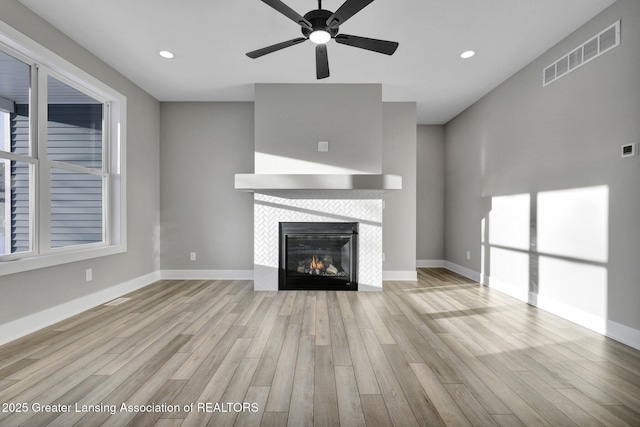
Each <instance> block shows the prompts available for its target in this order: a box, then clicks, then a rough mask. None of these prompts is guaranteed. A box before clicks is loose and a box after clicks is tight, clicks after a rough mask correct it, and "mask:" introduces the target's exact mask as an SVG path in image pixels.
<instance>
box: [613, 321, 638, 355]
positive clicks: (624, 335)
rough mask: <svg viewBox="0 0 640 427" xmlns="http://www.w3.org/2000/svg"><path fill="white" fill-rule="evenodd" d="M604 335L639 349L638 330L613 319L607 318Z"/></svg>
mask: <svg viewBox="0 0 640 427" xmlns="http://www.w3.org/2000/svg"><path fill="white" fill-rule="evenodd" d="M605 335H606V336H608V337H609V338H611V339H612V340H616V341H618V342H621V343H622V344H625V345H628V346H629V347H633V348H635V349H636V350H640V331H639V330H637V329H633V328H630V327H628V326H625V325H622V324H620V323H617V322H614V321H613V320H607V333H606V334H605Z"/></svg>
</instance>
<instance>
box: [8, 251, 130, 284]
mask: <svg viewBox="0 0 640 427" xmlns="http://www.w3.org/2000/svg"><path fill="white" fill-rule="evenodd" d="M126 251H127V248H126V246H125V245H113V246H103V247H99V248H91V249H86V248H85V249H77V250H66V251H64V252H59V253H52V254H47V255H39V256H31V257H29V256H25V257H24V258H18V255H16V258H4V259H2V258H0V276H7V275H9V274H16V273H23V272H26V271H31V270H37V269H40V268H47V267H54V266H57V265H62V264H68V263H71V262H77V261H84V260H88V259H93V258H100V257H104V256H108V255H115V254H119V253H123V252H126Z"/></svg>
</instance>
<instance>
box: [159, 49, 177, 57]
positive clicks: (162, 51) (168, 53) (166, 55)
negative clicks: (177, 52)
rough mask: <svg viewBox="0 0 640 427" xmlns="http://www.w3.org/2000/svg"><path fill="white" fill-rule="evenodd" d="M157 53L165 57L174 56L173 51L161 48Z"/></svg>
mask: <svg viewBox="0 0 640 427" xmlns="http://www.w3.org/2000/svg"><path fill="white" fill-rule="evenodd" d="M158 54H159V55H160V56H162V57H163V58H166V59H172V58H173V56H174V55H173V53H171V52H169V51H168V50H161V51H160V52H158Z"/></svg>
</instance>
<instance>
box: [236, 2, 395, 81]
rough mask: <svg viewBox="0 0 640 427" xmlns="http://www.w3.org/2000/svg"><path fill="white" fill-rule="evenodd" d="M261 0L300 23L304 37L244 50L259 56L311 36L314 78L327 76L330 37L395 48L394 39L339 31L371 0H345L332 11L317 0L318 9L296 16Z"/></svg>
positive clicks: (280, 5)
mask: <svg viewBox="0 0 640 427" xmlns="http://www.w3.org/2000/svg"><path fill="white" fill-rule="evenodd" d="M262 2H263V3H266V4H268V5H269V6H271V7H272V8H274V9H275V10H277V11H278V12H280V13H282V14H283V15H285V16H286V17H287V18H289V19H291V20H292V21H294V22H295V23H296V24H298V25H300V27H301V29H302V35H303V36H304V37H298V38H295V39H292V40H287V41H285V42H281V43H276V44H274V45H271V46H267V47H263V48H262V49H258V50H254V51H252V52H249V53H247V56H248V57H249V58H254V59H255V58H259V57H261V56H263V55H266V54H268V53H272V52H276V51H278V50H281V49H284V48H286V47H291V46H294V45H297V44H299V43H302V42H304V41H307V40H311V41H312V42H313V43H316V77H317V78H318V79H324V78H327V77H329V58H328V56H327V45H326V43H327V42H328V41H329V40H331V39H334V40H335V41H336V42H337V43H340V44H345V45H348V46H353V47H358V48H360V49H366V50H371V51H374V52H378V53H384V54H385V55H393V53H394V52H395V51H396V49H397V48H398V43H397V42H391V41H387V40H378V39H370V38H367V37H359V36H352V35H349V34H342V33H340V28H339V27H340V25H342V24H344V23H345V22H346V21H347V20H348V19H349V18H351V17H352V16H353V15H355V14H356V13H358V12H360V11H361V10H362V9H363V8H364V7H365V6H367V5H368V4H369V3H371V2H373V0H346V1H345V2H344V3H343V4H342V6H340V8H339V9H338V10H336V11H335V12H331V11H329V10H325V9H323V8H322V0H318V9H316V10H312V11H310V12H308V13H307V14H306V15H304V16H300V15H299V14H298V13H297V12H296V11H295V10H293V9H291V8H290V7H289V6H287V5H286V4H284V3H283V2H281V1H280V0H262Z"/></svg>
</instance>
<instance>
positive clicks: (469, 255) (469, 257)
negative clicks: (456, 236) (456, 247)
mask: <svg viewBox="0 0 640 427" xmlns="http://www.w3.org/2000/svg"><path fill="white" fill-rule="evenodd" d="M467 259H471V252H470V251H467Z"/></svg>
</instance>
